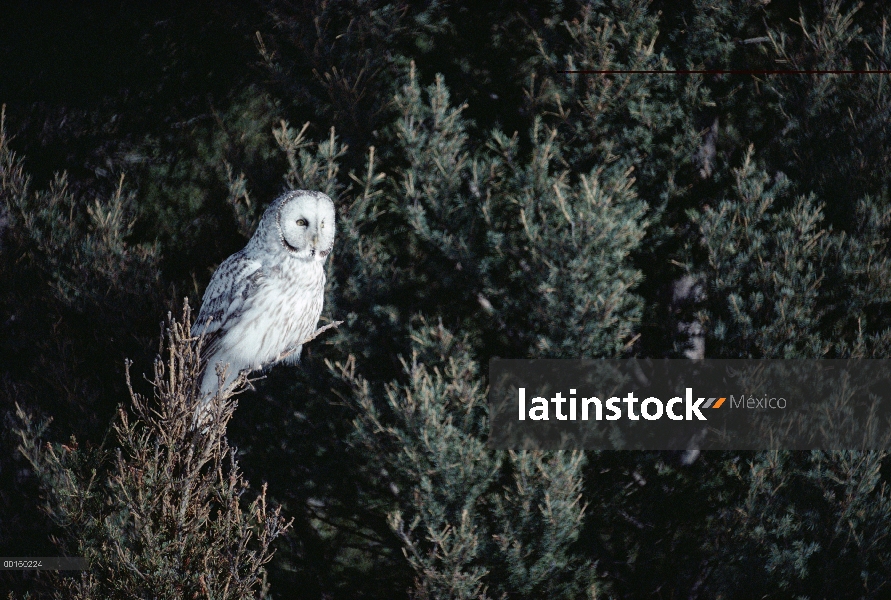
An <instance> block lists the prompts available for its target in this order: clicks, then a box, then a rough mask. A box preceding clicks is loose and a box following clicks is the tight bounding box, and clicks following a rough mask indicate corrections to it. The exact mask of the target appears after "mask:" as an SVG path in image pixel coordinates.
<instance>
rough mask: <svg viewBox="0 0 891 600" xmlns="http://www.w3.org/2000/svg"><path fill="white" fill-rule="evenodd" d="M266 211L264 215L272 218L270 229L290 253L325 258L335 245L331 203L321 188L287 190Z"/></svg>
mask: <svg viewBox="0 0 891 600" xmlns="http://www.w3.org/2000/svg"><path fill="white" fill-rule="evenodd" d="M266 212H267V215H264V216H271V217H274V218H275V223H274V225H273V229H274V230H275V231H276V233H277V234H278V242H279V243H280V244H281V245H282V246H284V249H285V250H286V251H287V253H288V254H289V255H291V256H294V257H295V258H299V259H303V260H317V261H324V260H325V258H326V257H327V256H328V254H330V253H331V249H332V248H333V247H334V203H333V202H331V198H329V197H328V196H326V195H325V194H323V193H322V192H311V191H306V190H295V191H292V192H287V193H286V194H284V195H283V196H281V197H280V198H278V199H277V200H276V201H275V202H273V203H272V205H271V206H270V207H269V208H268V209H267V211H266ZM270 213H272V214H270ZM264 220H265V219H264Z"/></svg>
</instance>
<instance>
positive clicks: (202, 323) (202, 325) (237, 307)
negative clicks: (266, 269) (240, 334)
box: [192, 252, 263, 356]
mask: <svg viewBox="0 0 891 600" xmlns="http://www.w3.org/2000/svg"><path fill="white" fill-rule="evenodd" d="M262 266H263V265H262V263H260V261H258V260H251V259H249V258H247V257H246V256H244V254H243V253H241V252H236V253H235V254H233V255H232V256H230V257H229V258H227V259H226V260H224V261H223V263H222V264H221V265H220V266H219V267H218V268H217V270H216V271H215V272H214V274H213V277H211V278H210V283H209V284H208V285H207V290H205V292H204V298H203V299H202V301H201V310H200V311H199V312H198V318H197V319H196V320H195V324H194V325H193V326H192V335H201V334H205V336H206V337H205V339H204V348H203V350H202V354H203V355H204V356H213V355H214V354H215V353H216V351H217V349H218V348H219V344H220V340H221V339H222V337H223V334H224V333H225V332H226V330H227V329H228V328H229V325H230V324H231V323H233V322H235V321H237V320H238V318H239V317H240V316H241V315H242V313H244V311H245V310H247V309H248V308H249V307H250V304H251V302H252V300H253V298H254V292H255V291H256V289H257V287H258V286H259V285H260V281H261V280H262V279H263V269H262Z"/></svg>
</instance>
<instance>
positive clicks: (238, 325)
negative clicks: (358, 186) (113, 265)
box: [192, 190, 334, 420]
mask: <svg viewBox="0 0 891 600" xmlns="http://www.w3.org/2000/svg"><path fill="white" fill-rule="evenodd" d="M333 246H334V203H333V202H331V198H329V197H328V196H326V195H325V194H323V193H321V192H312V191H305V190H296V191H290V192H287V193H285V194H283V195H282V196H280V197H279V198H278V199H276V200H275V201H274V202H273V203H272V204H271V205H270V206H269V208H268V209H266V212H265V213H264V214H263V217H262V218H261V219H260V224H259V225H258V226H257V230H256V231H255V232H254V235H253V237H252V238H251V239H250V241H249V242H248V243H247V245H246V246H245V247H244V249H242V250H240V251H239V252H236V253H235V254H233V255H232V256H230V257H229V258H227V259H226V260H225V261H223V263H222V264H221V265H220V266H219V268H217V270H216V272H215V273H214V274H213V277H211V279H210V283H209V284H208V286H207V290H206V291H205V292H204V298H203V299H202V301H201V310H200V311H199V313H198V318H197V320H196V321H195V324H194V325H193V327H192V335H193V336H199V335H202V334H203V335H204V336H205V338H204V346H203V352H202V354H203V356H204V357H205V358H206V359H207V360H206V366H205V367H204V372H203V375H202V379H201V398H202V399H201V401H200V403H199V409H198V412H197V413H196V420H200V415H201V413H202V410H203V409H207V406H208V404H209V403H210V401H211V400H212V399H213V397H214V395H215V394H216V392H217V390H218V385H219V381H218V378H217V373H216V366H217V365H223V366H228V370H227V375H226V379H225V381H224V382H223V388H225V387H227V386H228V385H229V384H231V383H232V382H233V381H234V380H235V379H236V378H237V377H238V375H239V373H241V372H250V371H255V370H258V369H263V368H266V367H268V366H271V365H273V364H275V363H277V362H286V363H291V364H294V363H296V362H297V360H298V358H299V356H300V350H301V348H302V344H303V342H304V341H305V340H306V339H307V338H308V337H309V336H310V335H311V334H312V333H313V332H314V331H315V330H316V324H317V323H318V321H319V315H320V314H321V312H322V302H323V301H324V293H325V260H326V259H327V258H328V255H329V254H331V249H332V247H333Z"/></svg>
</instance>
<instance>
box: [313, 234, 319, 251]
mask: <svg viewBox="0 0 891 600" xmlns="http://www.w3.org/2000/svg"><path fill="white" fill-rule="evenodd" d="M312 245H313V247H314V248H318V247H319V234H318V233H314V234H313V236H312Z"/></svg>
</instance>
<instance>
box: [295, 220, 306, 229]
mask: <svg viewBox="0 0 891 600" xmlns="http://www.w3.org/2000/svg"><path fill="white" fill-rule="evenodd" d="M297 226H298V227H306V219H297Z"/></svg>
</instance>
